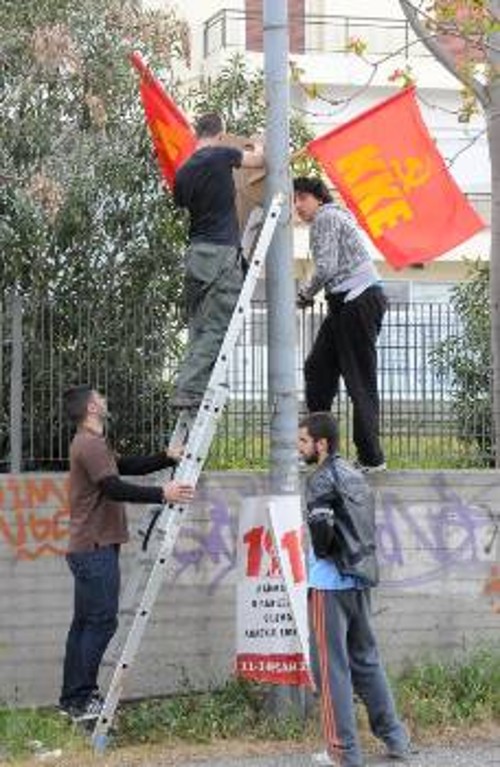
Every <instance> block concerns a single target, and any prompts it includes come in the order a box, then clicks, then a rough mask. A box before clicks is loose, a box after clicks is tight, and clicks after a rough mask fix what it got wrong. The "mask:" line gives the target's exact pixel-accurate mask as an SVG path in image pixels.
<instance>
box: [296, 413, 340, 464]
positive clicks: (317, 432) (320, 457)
mask: <svg viewBox="0 0 500 767" xmlns="http://www.w3.org/2000/svg"><path fill="white" fill-rule="evenodd" d="M338 444H339V429H338V425H337V421H336V420H335V418H334V417H333V415H332V414H331V413H310V414H309V415H306V416H305V417H304V418H302V419H301V421H300V423H299V439H298V448H299V453H300V455H301V456H302V458H303V459H304V460H305V462H306V463H322V462H323V461H324V460H325V458H327V456H329V455H331V454H332V453H335V452H336V451H337V449H338Z"/></svg>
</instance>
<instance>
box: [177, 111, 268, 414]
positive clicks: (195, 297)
mask: <svg viewBox="0 0 500 767" xmlns="http://www.w3.org/2000/svg"><path fill="white" fill-rule="evenodd" d="M195 130H196V136H197V139H198V143H197V145H196V149H195V152H194V154H193V155H191V157H190V158H189V159H188V160H187V161H186V162H185V163H184V164H183V165H182V166H181V167H180V168H179V170H178V171H177V174H176V177H175V186H174V200H175V203H176V204H177V205H178V206H179V207H181V208H187V210H188V211H189V216H190V227H189V240H190V242H189V247H188V249H187V252H186V257H185V270H186V271H185V301H186V310H187V316H188V330H189V344H188V347H187V352H186V355H185V357H184V359H183V361H182V363H181V368H180V371H179V374H178V377H177V381H176V390H175V394H174V397H173V400H172V404H173V406H174V407H177V408H196V407H198V405H199V404H200V402H201V398H202V396H203V392H204V390H205V387H206V385H207V382H208V379H209V376H210V372H211V370H212V368H213V366H214V364H215V360H216V358H217V354H218V352H219V348H220V345H221V343H222V339H223V337H224V334H225V332H226V330H227V326H228V324H229V320H230V318H231V314H232V312H233V309H234V306H235V304H236V301H237V300H238V296H239V294H240V291H241V287H242V284H243V278H244V272H243V266H244V263H243V260H242V257H241V249H240V232H239V225H238V217H237V213H236V201H235V185H234V180H233V168H239V167H243V168H262V167H264V156H263V152H262V150H261V149H260V148H259V149H257V148H256V149H255V151H253V152H250V151H241V150H240V149H234V148H233V147H228V146H223V144H222V143H221V142H222V141H223V139H224V125H223V122H222V120H221V118H220V116H219V115H218V114H206V115H203V116H202V117H200V119H199V120H198V121H197V123H196V125H195Z"/></svg>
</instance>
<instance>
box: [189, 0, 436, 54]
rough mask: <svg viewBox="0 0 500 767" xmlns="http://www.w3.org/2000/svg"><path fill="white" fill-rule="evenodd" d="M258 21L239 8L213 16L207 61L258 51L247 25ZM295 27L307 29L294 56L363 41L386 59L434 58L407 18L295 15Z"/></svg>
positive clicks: (341, 49)
mask: <svg viewBox="0 0 500 767" xmlns="http://www.w3.org/2000/svg"><path fill="white" fill-rule="evenodd" d="M255 21H261V16H260V15H257V14H252V13H248V12H246V11H244V10H238V9H235V8H222V9H220V10H219V11H217V13H215V14H213V15H212V16H210V18H208V19H207V20H206V21H205V23H204V26H203V53H204V56H205V58H208V57H209V56H211V55H212V54H215V53H217V52H218V51H220V50H228V49H230V50H235V51H236V50H241V51H244V50H245V49H250V50H252V49H256V48H255V46H252V44H251V43H250V44H249V41H248V40H247V36H246V25H247V23H248V22H250V23H251V22H255ZM294 25H295V26H297V25H300V27H301V28H302V29H303V45H302V46H301V50H296V51H292V52H294V53H308V54H316V53H345V52H346V51H347V50H348V48H349V45H350V44H351V41H352V40H355V39H360V40H362V41H363V42H365V43H366V45H367V55H375V56H383V55H387V54H389V53H391V52H393V51H400V52H401V55H402V56H405V57H406V58H409V57H415V56H418V57H429V56H430V54H429V52H428V50H427V49H426V48H425V46H424V45H423V44H422V43H421V42H420V41H419V40H418V39H417V38H416V36H415V34H414V32H413V30H412V29H411V27H410V25H409V24H408V22H407V21H406V19H404V18H399V19H395V18H384V17H380V16H341V15H332V14H305V16H303V17H302V16H300V17H295V16H293V14H292V15H291V17H290V26H291V28H293V27H294ZM258 48H260V46H258ZM258 48H257V49H258ZM260 49H261V48H260Z"/></svg>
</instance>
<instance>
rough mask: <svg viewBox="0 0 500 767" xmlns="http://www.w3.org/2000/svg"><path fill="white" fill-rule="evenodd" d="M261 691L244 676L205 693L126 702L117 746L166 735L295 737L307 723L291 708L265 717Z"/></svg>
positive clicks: (193, 739) (193, 737) (196, 739)
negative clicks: (245, 679) (279, 714)
mask: <svg viewBox="0 0 500 767" xmlns="http://www.w3.org/2000/svg"><path fill="white" fill-rule="evenodd" d="M265 698H266V693H265V690H264V689H263V688H262V687H261V686H259V685H256V684H252V683H249V682H245V681H243V680H236V679H235V680H231V681H229V682H228V683H227V684H226V685H225V686H224V687H223V688H221V689H219V690H216V691H212V692H209V693H201V694H200V693H197V694H194V693H193V694H186V695H181V696H177V697H173V698H167V699H160V700H150V701H144V702H142V703H138V704H130V705H128V706H125V707H124V708H123V709H122V713H121V714H120V719H119V736H118V740H117V742H118V744H119V745H130V744H136V743H146V742H147V743H161V742H164V741H165V739H166V738H169V739H178V740H186V741H189V742H194V743H208V742H210V741H213V740H229V739H232V738H235V739H238V738H241V737H242V735H244V736H245V737H251V738H252V739H255V740H295V739H300V738H302V737H303V736H304V734H305V732H306V730H307V727H308V724H307V722H305V721H304V720H303V719H301V718H300V717H299V716H297V715H296V714H294V713H293V712H291V713H290V714H289V715H287V716H283V717H276V716H270V714H269V713H268V711H267V709H266V705H265Z"/></svg>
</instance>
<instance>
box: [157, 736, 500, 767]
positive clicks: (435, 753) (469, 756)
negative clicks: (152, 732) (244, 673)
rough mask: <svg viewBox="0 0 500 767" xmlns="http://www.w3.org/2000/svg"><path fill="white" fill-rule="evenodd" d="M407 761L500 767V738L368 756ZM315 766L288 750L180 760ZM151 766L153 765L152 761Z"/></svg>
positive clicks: (205, 766)
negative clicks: (405, 756) (403, 756)
mask: <svg viewBox="0 0 500 767" xmlns="http://www.w3.org/2000/svg"><path fill="white" fill-rule="evenodd" d="M400 764H401V765H403V764H405V767H406V764H407V765H408V767H500V742H499V743H498V744H487V745H480V746H473V747H470V748H469V747H466V746H459V747H450V746H446V747H433V748H422V750H421V751H420V753H419V754H418V755H417V756H412V757H411V759H410V760H409V761H408V762H407V763H403V762H396V761H394V760H387V759H384V758H382V757H380V756H371V757H369V758H368V759H367V762H366V765H367V767H396V765H400ZM181 765H182V767H311V765H312V762H311V757H310V754H284V755H282V756H266V757H262V758H261V757H258V758H255V757H254V758H251V759H246V758H241V757H239V758H233V759H227V760H226V759H221V758H220V757H218V758H217V759H209V760H205V759H202V758H198V759H196V760H195V761H188V762H180V763H179V767H181ZM148 767H149V765H148Z"/></svg>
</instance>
